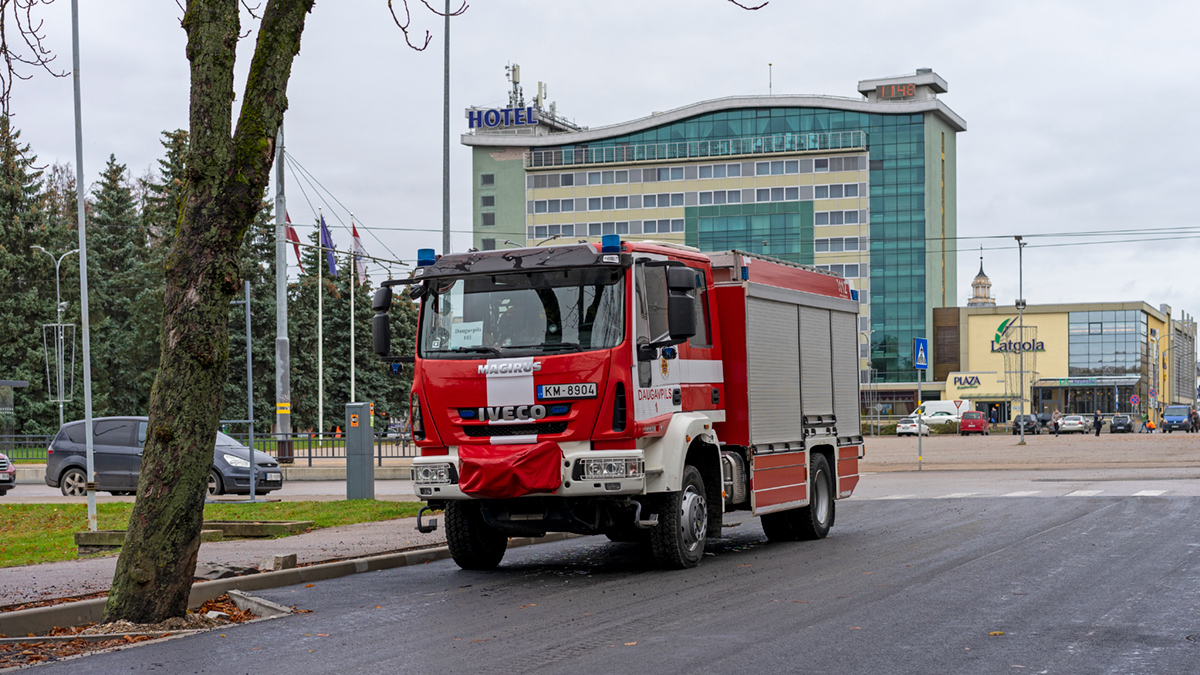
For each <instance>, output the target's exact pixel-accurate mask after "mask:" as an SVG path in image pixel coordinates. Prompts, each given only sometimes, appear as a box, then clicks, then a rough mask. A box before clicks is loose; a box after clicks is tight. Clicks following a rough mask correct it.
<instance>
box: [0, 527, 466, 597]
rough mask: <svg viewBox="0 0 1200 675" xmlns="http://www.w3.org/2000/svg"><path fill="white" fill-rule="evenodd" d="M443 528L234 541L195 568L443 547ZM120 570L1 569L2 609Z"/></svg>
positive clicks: (90, 588) (69, 565) (93, 585)
mask: <svg viewBox="0 0 1200 675" xmlns="http://www.w3.org/2000/svg"><path fill="white" fill-rule="evenodd" d="M435 517H436V518H437V519H438V525H439V529H438V530H436V531H434V532H432V533H430V534H421V533H420V532H417V530H416V527H417V519H416V518H398V519H396V520H383V521H377V522H373V523H356V524H354V525H343V526H341V527H329V528H324V529H320V530H314V531H312V532H308V533H305V534H298V535H294V536H291V537H284V538H282V539H234V540H230V541H216V542H209V543H204V544H201V545H200V553H199V556H198V561H197V566H198V567H199V566H200V565H228V566H231V567H258V565H259V563H261V562H262V559H263V558H264V557H268V556H272V555H276V554H287V553H295V554H296V558H297V560H298V562H300V563H301V564H303V563H314V562H322V561H328V560H334V559H339V558H349V557H362V556H369V555H378V554H381V553H387V552H390V551H395V550H398V549H403V548H411V547H415V546H441V545H445V543H446V538H445V536H444V535H443V534H442V530H441V529H440V526H441V525H442V516H441V515H440V514H439V515H437V516H435ZM116 566H117V555H116V554H115V553H114V554H112V555H107V556H103V557H94V558H85V559H82V560H65V561H62V562H53V563H42V564H40V565H25V566H23V567H0V589H3V591H0V605H12V604H19V603H24V602H31V601H34V600H41V599H45V598H57V597H66V596H72V595H83V594H86V593H95V592H96V591H103V590H107V589H108V587H109V584H110V583H111V581H112V576H113V572H114V570H115V569H116Z"/></svg>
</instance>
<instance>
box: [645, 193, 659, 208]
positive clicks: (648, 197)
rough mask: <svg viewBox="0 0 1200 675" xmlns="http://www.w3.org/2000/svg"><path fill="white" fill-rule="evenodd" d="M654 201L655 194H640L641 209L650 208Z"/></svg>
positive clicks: (652, 206)
mask: <svg viewBox="0 0 1200 675" xmlns="http://www.w3.org/2000/svg"><path fill="white" fill-rule="evenodd" d="M656 203H657V202H656V200H655V195H642V208H643V209H652V208H654V205H655V204H656Z"/></svg>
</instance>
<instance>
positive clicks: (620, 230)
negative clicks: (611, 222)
mask: <svg viewBox="0 0 1200 675" xmlns="http://www.w3.org/2000/svg"><path fill="white" fill-rule="evenodd" d="M617 234H629V221H622V222H619V223H617Z"/></svg>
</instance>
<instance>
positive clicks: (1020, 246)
mask: <svg viewBox="0 0 1200 675" xmlns="http://www.w3.org/2000/svg"><path fill="white" fill-rule="evenodd" d="M1016 240H1017V296H1018V297H1017V331H1018V337H1017V341H1018V345H1023V343H1024V340H1025V256H1024V253H1025V242H1024V241H1023V240H1022V239H1021V235H1019V234H1018V235H1016ZM1017 358H1018V360H1019V362H1020V371H1021V379H1020V382H1019V383H1018V385H1017V386H1018V393H1017V395H1018V396H1020V397H1021V416H1020V417H1018V418H1017V419H1018V420H1020V421H1019V423H1018V424H1019V426H1020V427H1021V440H1020V442H1018V443H1017V445H1025V348H1024V346H1020V348H1019V349H1018V351H1017Z"/></svg>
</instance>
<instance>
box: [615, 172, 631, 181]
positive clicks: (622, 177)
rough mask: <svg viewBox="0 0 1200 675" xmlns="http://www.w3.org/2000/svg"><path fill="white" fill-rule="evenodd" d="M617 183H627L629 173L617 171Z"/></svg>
mask: <svg viewBox="0 0 1200 675" xmlns="http://www.w3.org/2000/svg"><path fill="white" fill-rule="evenodd" d="M617 182H618V183H628V182H629V172H628V171H618V172H617Z"/></svg>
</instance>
